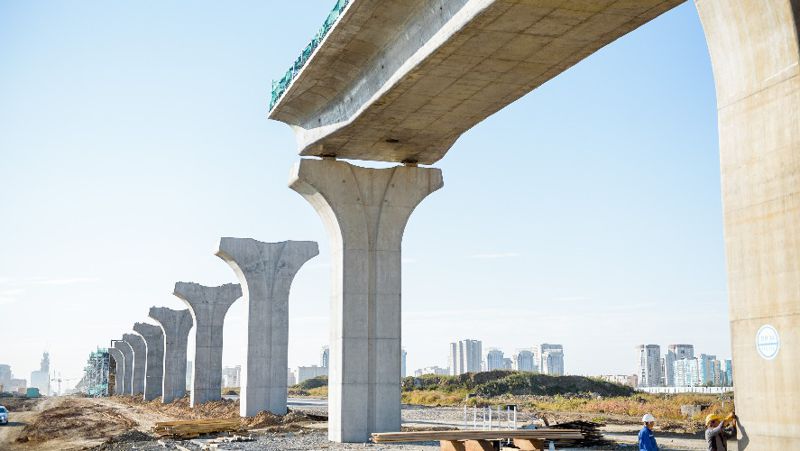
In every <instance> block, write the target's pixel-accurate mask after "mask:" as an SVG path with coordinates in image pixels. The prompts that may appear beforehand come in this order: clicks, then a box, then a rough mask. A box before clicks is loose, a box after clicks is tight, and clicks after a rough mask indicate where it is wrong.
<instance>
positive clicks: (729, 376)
mask: <svg viewBox="0 0 800 451" xmlns="http://www.w3.org/2000/svg"><path fill="white" fill-rule="evenodd" d="M724 367H725V369H724V371H725V386H726V387H733V362H731V361H730V360H725V365H724Z"/></svg>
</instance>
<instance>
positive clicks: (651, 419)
mask: <svg viewBox="0 0 800 451" xmlns="http://www.w3.org/2000/svg"><path fill="white" fill-rule="evenodd" d="M655 421H656V417H654V416H652V415H650V414H649V413H646V414H644V416H643V417H642V423H650V422H655Z"/></svg>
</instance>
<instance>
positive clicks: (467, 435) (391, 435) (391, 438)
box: [372, 428, 583, 443]
mask: <svg viewBox="0 0 800 451" xmlns="http://www.w3.org/2000/svg"><path fill="white" fill-rule="evenodd" d="M512 438H520V439H547V440H581V439H582V438H583V435H582V434H581V431H580V430H579V429H548V428H542V429H492V430H452V431H416V432H381V433H375V434H372V441H373V442H375V443H391V442H430V441H436V440H450V441H460V440H504V439H512Z"/></svg>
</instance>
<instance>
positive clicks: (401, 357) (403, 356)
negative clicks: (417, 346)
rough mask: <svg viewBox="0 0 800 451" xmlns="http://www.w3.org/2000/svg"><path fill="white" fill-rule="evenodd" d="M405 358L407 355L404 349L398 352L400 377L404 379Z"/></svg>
mask: <svg viewBox="0 0 800 451" xmlns="http://www.w3.org/2000/svg"><path fill="white" fill-rule="evenodd" d="M406 357H408V353H407V352H406V350H405V349H403V350H401V351H400V377H406Z"/></svg>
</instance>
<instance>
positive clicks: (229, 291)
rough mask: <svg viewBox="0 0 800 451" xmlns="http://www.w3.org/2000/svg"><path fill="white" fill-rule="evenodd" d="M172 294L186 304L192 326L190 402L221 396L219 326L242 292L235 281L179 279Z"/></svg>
mask: <svg viewBox="0 0 800 451" xmlns="http://www.w3.org/2000/svg"><path fill="white" fill-rule="evenodd" d="M173 294H174V295H175V296H177V297H178V298H180V299H181V300H182V301H183V302H185V303H186V305H188V306H189V311H190V312H191V313H192V319H193V320H194V329H195V353H194V368H193V369H192V393H191V405H192V407H194V406H195V405H197V404H200V403H204V402H206V401H215V400H218V399H221V398H222V326H223V323H224V322H225V314H226V313H228V308H230V306H231V304H233V302H234V301H236V300H237V299H239V298H240V297H241V296H242V288H241V287H240V286H239V285H238V284H230V283H229V284H226V285H222V286H219V287H206V286H203V285H199V284H196V283H191V282H189V283H187V282H178V283H176V284H175V291H174V293H173Z"/></svg>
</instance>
